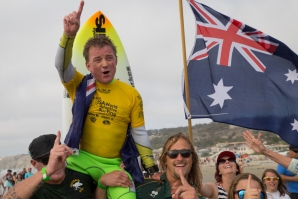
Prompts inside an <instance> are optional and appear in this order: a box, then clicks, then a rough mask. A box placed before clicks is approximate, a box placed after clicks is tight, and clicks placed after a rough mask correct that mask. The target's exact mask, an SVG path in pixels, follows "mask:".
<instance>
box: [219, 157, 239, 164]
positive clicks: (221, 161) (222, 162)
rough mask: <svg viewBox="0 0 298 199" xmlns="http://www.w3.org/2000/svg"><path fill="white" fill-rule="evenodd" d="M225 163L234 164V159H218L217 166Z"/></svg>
mask: <svg viewBox="0 0 298 199" xmlns="http://www.w3.org/2000/svg"><path fill="white" fill-rule="evenodd" d="M226 161H229V162H236V160H235V159H234V158H228V159H220V160H218V164H224V163H226Z"/></svg>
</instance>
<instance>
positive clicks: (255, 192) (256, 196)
mask: <svg viewBox="0 0 298 199" xmlns="http://www.w3.org/2000/svg"><path fill="white" fill-rule="evenodd" d="M250 187H251V175H249V176H248V179H247V186H246V190H245V194H244V199H260V192H261V190H260V189H252V188H250Z"/></svg>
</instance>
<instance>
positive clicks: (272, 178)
mask: <svg viewBox="0 0 298 199" xmlns="http://www.w3.org/2000/svg"><path fill="white" fill-rule="evenodd" d="M278 179H279V177H267V176H266V177H264V178H263V180H265V181H270V180H273V181H278Z"/></svg>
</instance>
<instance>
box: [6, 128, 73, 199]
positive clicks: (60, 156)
mask: <svg viewBox="0 0 298 199" xmlns="http://www.w3.org/2000/svg"><path fill="white" fill-rule="evenodd" d="M60 137H61V133H60V131H58V133H57V137H56V140H55V144H54V147H53V148H52V149H51V153H50V158H49V163H48V165H47V166H46V172H47V175H48V176H51V175H52V174H54V173H55V172H56V171H58V170H60V169H61V168H62V167H65V160H66V158H67V157H68V156H70V155H71V154H72V151H71V149H70V148H69V147H68V146H66V145H64V144H63V145H59V141H60ZM42 179H43V178H42V172H41V171H38V172H37V173H36V174H34V175H33V176H31V177H30V178H27V179H25V180H23V181H21V182H19V183H18V184H16V185H15V186H14V187H12V188H11V189H10V190H9V191H8V193H7V194H5V196H4V197H3V199H9V198H22V199H26V198H30V197H31V196H32V195H33V194H34V193H35V192H36V191H37V190H38V189H39V188H40V187H41V186H42V185H43V183H44V181H43V180H42ZM53 180H55V179H53Z"/></svg>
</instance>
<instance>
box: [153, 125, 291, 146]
mask: <svg viewBox="0 0 298 199" xmlns="http://www.w3.org/2000/svg"><path fill="white" fill-rule="evenodd" d="M245 130H246V128H242V127H237V126H233V125H228V124H223V123H217V122H212V123H209V124H197V125H194V126H193V127H192V136H193V141H194V145H195V146H196V147H198V149H203V148H206V147H211V146H214V145H215V144H217V143H225V142H243V141H244V138H243V137H242V132H244V131H245ZM179 132H181V133H185V134H187V135H188V127H187V126H186V127H178V128H164V129H155V130H148V134H149V136H150V140H151V144H152V147H153V148H154V149H158V148H161V147H162V146H163V144H164V143H165V141H166V140H167V139H168V138H169V137H170V136H172V135H174V134H176V133H179ZM251 132H252V133H253V134H254V135H255V137H257V135H258V134H259V133H262V140H263V141H267V144H269V145H270V144H287V143H286V142H285V141H283V140H282V139H281V138H280V137H279V136H278V135H277V134H274V133H270V132H266V131H257V130H251Z"/></svg>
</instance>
